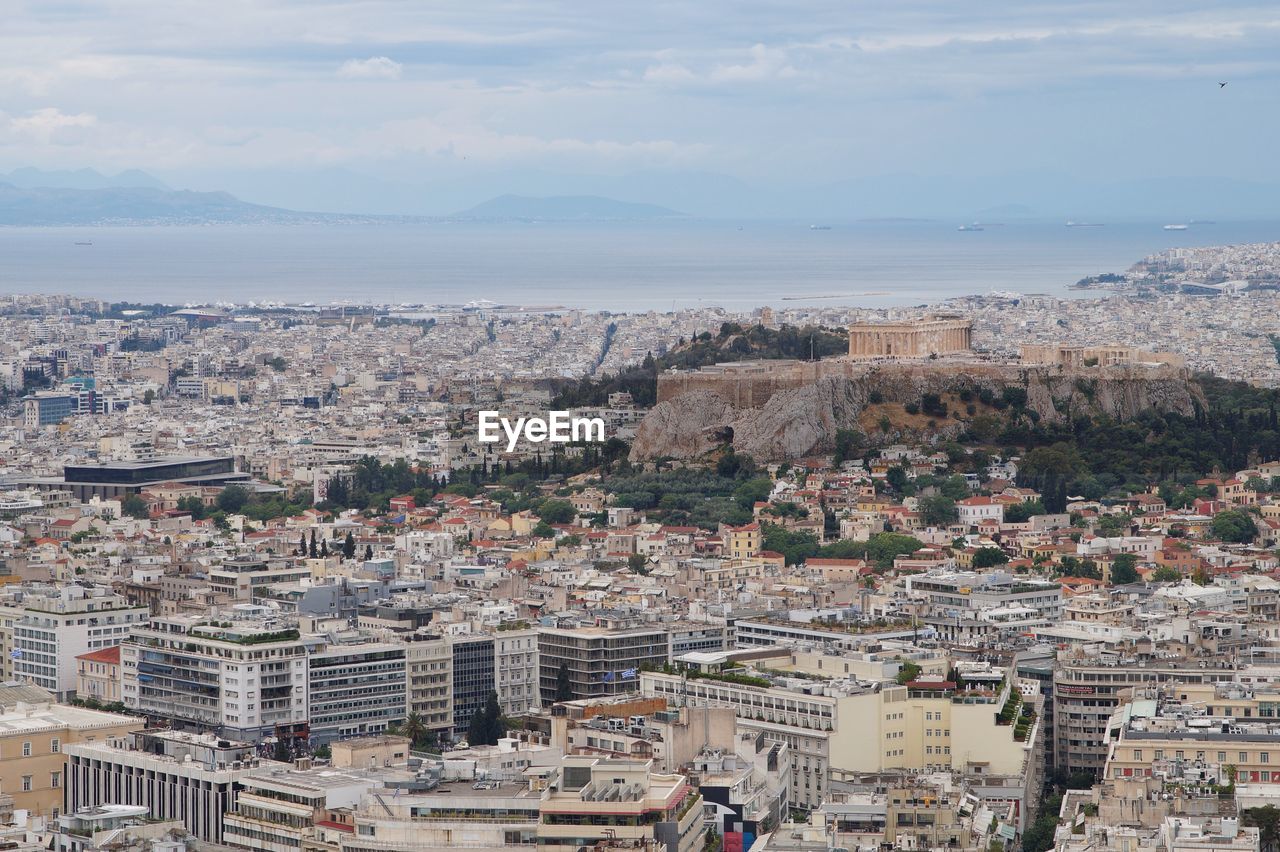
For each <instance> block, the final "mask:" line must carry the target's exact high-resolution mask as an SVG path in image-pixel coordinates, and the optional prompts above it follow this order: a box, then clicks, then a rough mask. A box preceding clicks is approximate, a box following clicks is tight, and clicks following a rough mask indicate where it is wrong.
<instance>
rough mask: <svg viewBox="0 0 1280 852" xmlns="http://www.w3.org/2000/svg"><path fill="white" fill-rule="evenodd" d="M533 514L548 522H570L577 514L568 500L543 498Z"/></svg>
mask: <svg viewBox="0 0 1280 852" xmlns="http://www.w3.org/2000/svg"><path fill="white" fill-rule="evenodd" d="M535 514H537V516H538V517H539V518H540V519H542V520H543V521H545V522H546V523H548V524H570V523H573V519H574V518H576V517H577V516H578V513H577V511H576V510H575V509H574V508H573V504H572V503H570V502H569V501H568V500H544V501H542V505H541V506H539V507H538V510H537V512H536V513H535Z"/></svg>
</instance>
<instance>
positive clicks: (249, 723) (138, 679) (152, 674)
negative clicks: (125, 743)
mask: <svg viewBox="0 0 1280 852" xmlns="http://www.w3.org/2000/svg"><path fill="white" fill-rule="evenodd" d="M249 609H255V608H252V607H250V608H249ZM120 667H121V689H120V694H121V698H122V700H123V701H124V703H125V706H126V707H129V708H130V709H131V710H136V711H137V712H139V713H143V714H145V715H147V716H151V717H156V718H160V719H165V720H168V721H170V722H171V723H172V724H173V725H174V726H176V727H186V728H194V729H196V730H205V731H216V732H218V733H219V734H220V735H221V736H224V737H226V738H228V739H242V740H248V741H251V742H252V741H256V740H259V739H262V738H263V737H266V736H276V735H282V734H283V735H293V734H296V733H299V732H300V731H301V730H302V729H303V728H304V726H305V725H306V723H307V719H308V715H309V713H308V708H307V679H308V670H307V647H306V645H305V644H304V643H303V641H302V639H301V637H300V634H299V632H298V629H297V628H296V627H295V626H293V625H291V624H288V623H286V622H283V621H272V620H270V619H267V618H263V617H261V616H259V617H256V618H248V617H237V618H234V619H233V620H230V621H226V620H221V621H220V620H217V619H211V618H208V617H203V616H189V615H174V616H167V617H161V618H153V619H152V620H151V621H150V622H149V623H148V624H146V625H142V626H137V627H135V628H134V629H133V632H132V633H131V634H130V636H129V637H128V638H127V639H126V640H125V641H124V642H123V643H122V644H121V646H120Z"/></svg>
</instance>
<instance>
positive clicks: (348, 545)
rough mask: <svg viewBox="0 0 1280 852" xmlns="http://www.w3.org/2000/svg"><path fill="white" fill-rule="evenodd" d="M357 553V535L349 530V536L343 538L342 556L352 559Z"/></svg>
mask: <svg viewBox="0 0 1280 852" xmlns="http://www.w3.org/2000/svg"><path fill="white" fill-rule="evenodd" d="M355 555H356V537H355V536H354V535H352V534H351V531H350V530H348V531H347V537H346V538H345V539H343V540H342V558H343V559H351V558H353V557H354V556H355Z"/></svg>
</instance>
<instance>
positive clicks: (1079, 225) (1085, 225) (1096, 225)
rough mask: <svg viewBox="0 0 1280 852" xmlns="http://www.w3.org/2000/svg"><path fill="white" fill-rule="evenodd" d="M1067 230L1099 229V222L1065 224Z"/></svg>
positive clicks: (1070, 222) (1069, 222)
mask: <svg viewBox="0 0 1280 852" xmlns="http://www.w3.org/2000/svg"><path fill="white" fill-rule="evenodd" d="M1067 227H1068V228H1101V227H1102V223H1101V222H1072V221H1068V222H1067Z"/></svg>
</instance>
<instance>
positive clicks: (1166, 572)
mask: <svg viewBox="0 0 1280 852" xmlns="http://www.w3.org/2000/svg"><path fill="white" fill-rule="evenodd" d="M1151 579H1153V580H1155V581H1156V582H1157V583H1179V582H1181V581H1182V573H1181V572H1180V571H1179V570H1178V569H1177V568H1174V567H1173V566H1172V565H1161V566H1160V567H1159V568H1157V569H1156V570H1155V573H1154V574H1152V575H1151Z"/></svg>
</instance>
